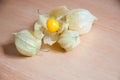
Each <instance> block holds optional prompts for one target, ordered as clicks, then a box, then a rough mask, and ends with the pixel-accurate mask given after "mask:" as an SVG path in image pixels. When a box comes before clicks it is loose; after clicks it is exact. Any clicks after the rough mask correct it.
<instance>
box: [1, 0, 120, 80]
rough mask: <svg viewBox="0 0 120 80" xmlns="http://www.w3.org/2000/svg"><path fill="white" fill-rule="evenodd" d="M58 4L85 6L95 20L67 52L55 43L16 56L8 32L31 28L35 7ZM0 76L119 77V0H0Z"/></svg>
mask: <svg viewBox="0 0 120 80" xmlns="http://www.w3.org/2000/svg"><path fill="white" fill-rule="evenodd" d="M60 5H66V6H67V7H68V8H70V9H74V8H85V9H88V10H89V11H91V13H93V14H94V15H95V16H96V17H97V18H98V21H96V22H95V24H94V26H93V28H92V30H91V32H90V33H89V34H87V35H84V36H81V44H80V45H79V46H78V47H76V48H75V49H73V50H72V51H70V52H67V53H64V52H63V50H62V49H61V48H59V46H58V45H57V44H55V45H54V46H53V47H52V48H50V51H49V52H44V51H43V52H42V51H41V52H40V53H38V54H37V55H36V56H33V57H23V56H20V55H19V53H18V52H17V50H16V48H15V45H14V43H13V39H14V38H13V36H12V33H13V32H16V31H20V30H22V29H26V28H28V29H30V28H33V24H34V22H35V21H36V20H37V18H38V15H37V9H40V10H41V12H43V13H45V12H48V11H49V10H50V9H53V8H54V7H56V6H60ZM46 48H48V47H46ZM0 80H120V0H74V1H73V0H0Z"/></svg>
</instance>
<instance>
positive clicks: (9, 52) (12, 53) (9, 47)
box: [2, 42, 20, 57]
mask: <svg viewBox="0 0 120 80" xmlns="http://www.w3.org/2000/svg"><path fill="white" fill-rule="evenodd" d="M2 48H3V51H4V54H5V55H6V56H9V57H20V54H19V52H18V51H17V49H16V47H15V44H14V43H13V42H11V43H8V44H4V45H2Z"/></svg>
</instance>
